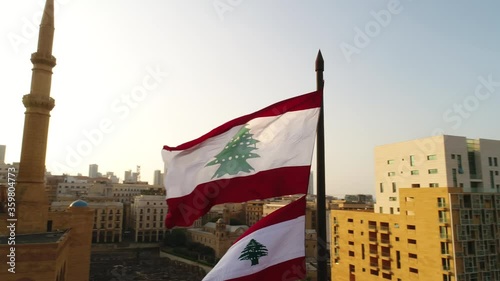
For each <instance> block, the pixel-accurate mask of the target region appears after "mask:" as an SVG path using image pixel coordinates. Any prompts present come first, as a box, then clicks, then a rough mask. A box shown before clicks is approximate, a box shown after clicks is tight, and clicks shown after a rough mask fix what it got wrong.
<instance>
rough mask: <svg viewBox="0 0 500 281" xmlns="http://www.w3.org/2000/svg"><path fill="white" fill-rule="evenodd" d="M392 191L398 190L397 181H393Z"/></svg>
mask: <svg viewBox="0 0 500 281" xmlns="http://www.w3.org/2000/svg"><path fill="white" fill-rule="evenodd" d="M392 192H396V183H395V182H393V183H392Z"/></svg>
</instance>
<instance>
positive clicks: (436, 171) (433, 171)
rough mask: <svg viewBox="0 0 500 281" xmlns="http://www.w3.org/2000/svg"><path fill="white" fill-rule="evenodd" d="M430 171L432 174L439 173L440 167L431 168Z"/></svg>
mask: <svg viewBox="0 0 500 281" xmlns="http://www.w3.org/2000/svg"><path fill="white" fill-rule="evenodd" d="M428 173H429V174H431V175H432V174H437V173H438V169H429V170H428Z"/></svg>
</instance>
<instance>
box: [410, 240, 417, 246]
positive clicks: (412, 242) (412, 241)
mask: <svg viewBox="0 0 500 281" xmlns="http://www.w3.org/2000/svg"><path fill="white" fill-rule="evenodd" d="M408 244H413V245H416V244H417V240H415V239H408Z"/></svg>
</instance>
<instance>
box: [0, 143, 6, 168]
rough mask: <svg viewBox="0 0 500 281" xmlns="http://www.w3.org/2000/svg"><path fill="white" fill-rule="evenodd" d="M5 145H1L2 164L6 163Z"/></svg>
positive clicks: (0, 161)
mask: <svg viewBox="0 0 500 281" xmlns="http://www.w3.org/2000/svg"><path fill="white" fill-rule="evenodd" d="M5 149H6V146H5V145H0V164H5Z"/></svg>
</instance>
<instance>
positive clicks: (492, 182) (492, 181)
mask: <svg viewBox="0 0 500 281" xmlns="http://www.w3.org/2000/svg"><path fill="white" fill-rule="evenodd" d="M490 185H491V188H495V176H494V175H493V171H490Z"/></svg>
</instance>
